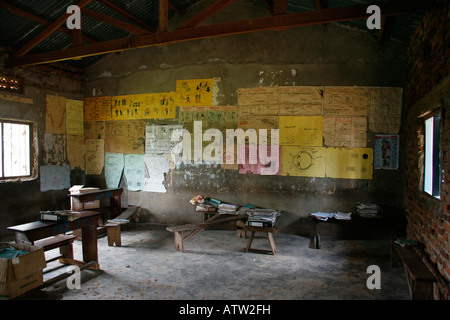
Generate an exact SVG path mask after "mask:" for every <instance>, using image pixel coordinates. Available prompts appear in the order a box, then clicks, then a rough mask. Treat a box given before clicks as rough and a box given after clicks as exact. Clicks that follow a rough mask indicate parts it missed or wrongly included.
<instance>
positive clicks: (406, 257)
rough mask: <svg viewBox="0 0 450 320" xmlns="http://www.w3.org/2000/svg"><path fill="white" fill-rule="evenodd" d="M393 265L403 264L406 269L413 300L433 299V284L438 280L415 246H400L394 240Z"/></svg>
mask: <svg viewBox="0 0 450 320" xmlns="http://www.w3.org/2000/svg"><path fill="white" fill-rule="evenodd" d="M391 248H392V249H391V250H392V252H391V265H392V266H393V267H398V266H401V265H402V264H403V267H404V268H405V271H406V279H407V281H408V286H409V291H410V294H411V299H412V300H433V284H434V283H435V282H436V281H437V280H436V277H435V276H434V275H433V273H432V272H431V271H430V269H428V267H427V266H426V265H425V263H424V262H423V260H422V258H421V257H420V256H419V255H418V254H417V252H416V251H415V250H414V249H413V246H408V245H405V246H403V247H402V246H400V245H397V244H395V243H394V242H392V246H391Z"/></svg>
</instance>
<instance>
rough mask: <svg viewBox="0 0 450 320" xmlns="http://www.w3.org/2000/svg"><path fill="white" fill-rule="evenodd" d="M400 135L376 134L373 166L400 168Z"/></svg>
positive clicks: (389, 168) (378, 167)
mask: <svg viewBox="0 0 450 320" xmlns="http://www.w3.org/2000/svg"><path fill="white" fill-rule="evenodd" d="M399 142H400V137H399V136H398V135H382V134H377V135H375V145H374V151H373V152H374V155H373V166H374V168H375V169H388V170H396V169H398V163H399Z"/></svg>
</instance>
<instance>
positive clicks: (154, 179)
mask: <svg viewBox="0 0 450 320" xmlns="http://www.w3.org/2000/svg"><path fill="white" fill-rule="evenodd" d="M144 162H145V168H146V171H145V185H144V191H147V192H161V193H164V192H166V191H167V190H166V187H165V186H164V180H165V176H164V174H165V173H167V172H169V162H168V160H167V156H166V155H164V154H162V155H157V154H146V155H145V156H144Z"/></svg>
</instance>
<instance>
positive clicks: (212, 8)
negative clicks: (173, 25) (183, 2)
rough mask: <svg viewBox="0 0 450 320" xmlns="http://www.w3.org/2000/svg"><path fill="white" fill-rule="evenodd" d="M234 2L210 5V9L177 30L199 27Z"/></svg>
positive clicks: (230, 0)
mask: <svg viewBox="0 0 450 320" xmlns="http://www.w3.org/2000/svg"><path fill="white" fill-rule="evenodd" d="M233 1H234V0H217V1H216V2H214V3H213V4H212V5H210V6H209V7H208V8H206V9H205V10H203V11H202V12H200V13H199V14H197V15H196V16H194V17H193V18H191V19H190V20H188V21H187V22H185V23H183V24H182V25H181V26H179V27H178V28H177V29H184V28H192V27H195V26H198V25H199V24H200V23H202V22H203V21H205V20H207V19H209V18H210V17H212V16H213V15H215V14H216V13H217V12H219V11H220V10H222V9H223V8H225V7H226V6H228V5H229V4H230V3H232V2H233Z"/></svg>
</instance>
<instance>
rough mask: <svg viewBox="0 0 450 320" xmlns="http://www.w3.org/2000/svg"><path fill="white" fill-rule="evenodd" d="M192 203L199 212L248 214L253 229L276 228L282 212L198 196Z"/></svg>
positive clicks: (248, 223) (248, 221) (249, 223)
mask: <svg viewBox="0 0 450 320" xmlns="http://www.w3.org/2000/svg"><path fill="white" fill-rule="evenodd" d="M190 203H191V204H193V205H195V206H196V207H195V211H197V212H217V213H219V214H239V215H241V214H246V215H248V219H247V225H249V226H253V227H268V228H272V227H274V226H275V223H276V220H277V218H278V217H279V216H280V214H281V212H280V211H278V210H274V209H265V208H259V207H256V206H254V205H252V204H249V203H248V204H246V205H243V206H240V205H237V204H232V203H226V202H222V201H221V200H217V199H214V198H205V197H203V196H196V197H194V198H192V199H191V200H190Z"/></svg>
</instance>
